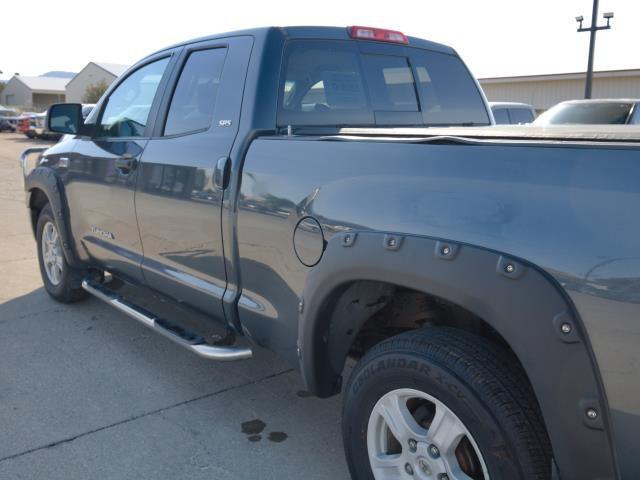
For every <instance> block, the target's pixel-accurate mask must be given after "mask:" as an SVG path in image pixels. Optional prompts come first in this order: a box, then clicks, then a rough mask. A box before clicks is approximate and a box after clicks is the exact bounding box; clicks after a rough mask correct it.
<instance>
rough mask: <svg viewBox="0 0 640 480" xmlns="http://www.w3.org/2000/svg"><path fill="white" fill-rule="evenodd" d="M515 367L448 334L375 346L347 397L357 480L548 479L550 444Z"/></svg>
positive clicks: (490, 349) (459, 334) (475, 342)
mask: <svg viewBox="0 0 640 480" xmlns="http://www.w3.org/2000/svg"><path fill="white" fill-rule="evenodd" d="M516 362H517V361H516V359H515V358H513V356H512V355H509V354H507V353H506V352H504V351H502V350H501V349H500V348H499V347H496V346H495V345H493V344H492V343H491V342H489V341H488V340H486V339H484V338H482V337H478V336H475V335H473V334H469V333H467V332H464V331H459V330H455V329H449V328H444V327H430V328H426V329H421V330H416V331H413V332H408V333H405V334H402V335H398V336H396V337H393V338H390V339H388V340H386V341H384V342H382V343H380V344H378V345H377V346H375V347H374V348H373V349H371V350H370V351H369V352H368V353H367V354H366V355H365V356H364V357H363V358H362V360H361V361H360V362H359V364H358V365H357V366H356V368H355V370H354V371H353V373H352V375H351V378H350V380H349V384H348V386H347V389H346V392H345V396H344V409H343V437H344V444H345V451H346V454H347V460H348V462H349V468H350V470H351V475H352V477H353V478H354V479H357V480H365V479H366V480H370V479H376V480H381V479H401V478H406V479H410V478H411V479H423V480H489V479H491V480H495V479H508V480H516V479H547V478H550V475H551V449H550V444H549V440H548V437H547V434H546V430H545V428H544V425H543V423H542V419H541V414H540V412H539V408H538V405H537V402H536V400H535V396H534V394H533V391H532V389H531V387H530V385H529V383H528V380H527V379H526V377H525V376H524V373H523V372H522V370H521V368H520V367H519V366H517V363H516Z"/></svg>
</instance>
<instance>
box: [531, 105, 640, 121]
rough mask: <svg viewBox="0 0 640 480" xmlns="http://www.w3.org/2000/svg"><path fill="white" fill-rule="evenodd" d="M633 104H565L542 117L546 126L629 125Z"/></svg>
mask: <svg viewBox="0 0 640 480" xmlns="http://www.w3.org/2000/svg"><path fill="white" fill-rule="evenodd" d="M632 106H633V104H632V103H623V102H620V103H619V102H578V103H572V102H563V103H559V104H558V105H556V106H555V107H552V108H551V109H549V110H547V111H546V112H545V113H544V116H542V115H541V120H540V122H537V123H540V124H546V125H572V124H573V125H578V124H590V125H607V124H618V125H623V124H625V123H627V119H628V118H629V113H630V111H631V107H632Z"/></svg>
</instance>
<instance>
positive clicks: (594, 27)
mask: <svg viewBox="0 0 640 480" xmlns="http://www.w3.org/2000/svg"><path fill="white" fill-rule="evenodd" d="M602 16H603V17H604V18H605V20H606V21H607V24H606V25H600V26H599V25H598V0H593V12H592V14H591V26H590V27H583V26H582V22H583V21H584V17H583V16H582V15H581V16H579V17H576V22H578V24H579V26H578V32H590V33H591V37H590V39H589V63H588V65H587V82H586V84H585V87H584V98H591V87H592V84H593V54H594V50H595V48H596V32H597V31H598V30H609V29H610V28H611V25H610V24H609V22H610V21H611V19H612V18H613V12H606V13H604V14H603V15H602Z"/></svg>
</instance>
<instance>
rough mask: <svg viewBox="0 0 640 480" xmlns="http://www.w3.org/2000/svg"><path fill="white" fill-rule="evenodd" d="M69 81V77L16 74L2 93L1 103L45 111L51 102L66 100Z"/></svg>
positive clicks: (25, 109)
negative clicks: (66, 87) (66, 88)
mask: <svg viewBox="0 0 640 480" xmlns="http://www.w3.org/2000/svg"><path fill="white" fill-rule="evenodd" d="M68 81H69V79H68V78H59V77H28V76H24V75H14V76H13V77H11V80H9V81H8V82H7V85H6V86H5V87H4V90H3V91H2V95H0V104H2V105H5V106H7V107H16V108H19V109H21V110H24V111H33V112H41V111H44V110H46V109H47V108H49V106H50V105H51V104H54V103H60V102H64V101H65V98H64V88H65V86H66V85H67V82H68Z"/></svg>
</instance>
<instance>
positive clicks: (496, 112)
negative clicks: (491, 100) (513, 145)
mask: <svg viewBox="0 0 640 480" xmlns="http://www.w3.org/2000/svg"><path fill="white" fill-rule="evenodd" d="M493 118H494V119H495V121H496V125H509V124H510V123H511V119H510V118H509V112H508V111H507V109H506V108H494V109H493Z"/></svg>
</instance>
